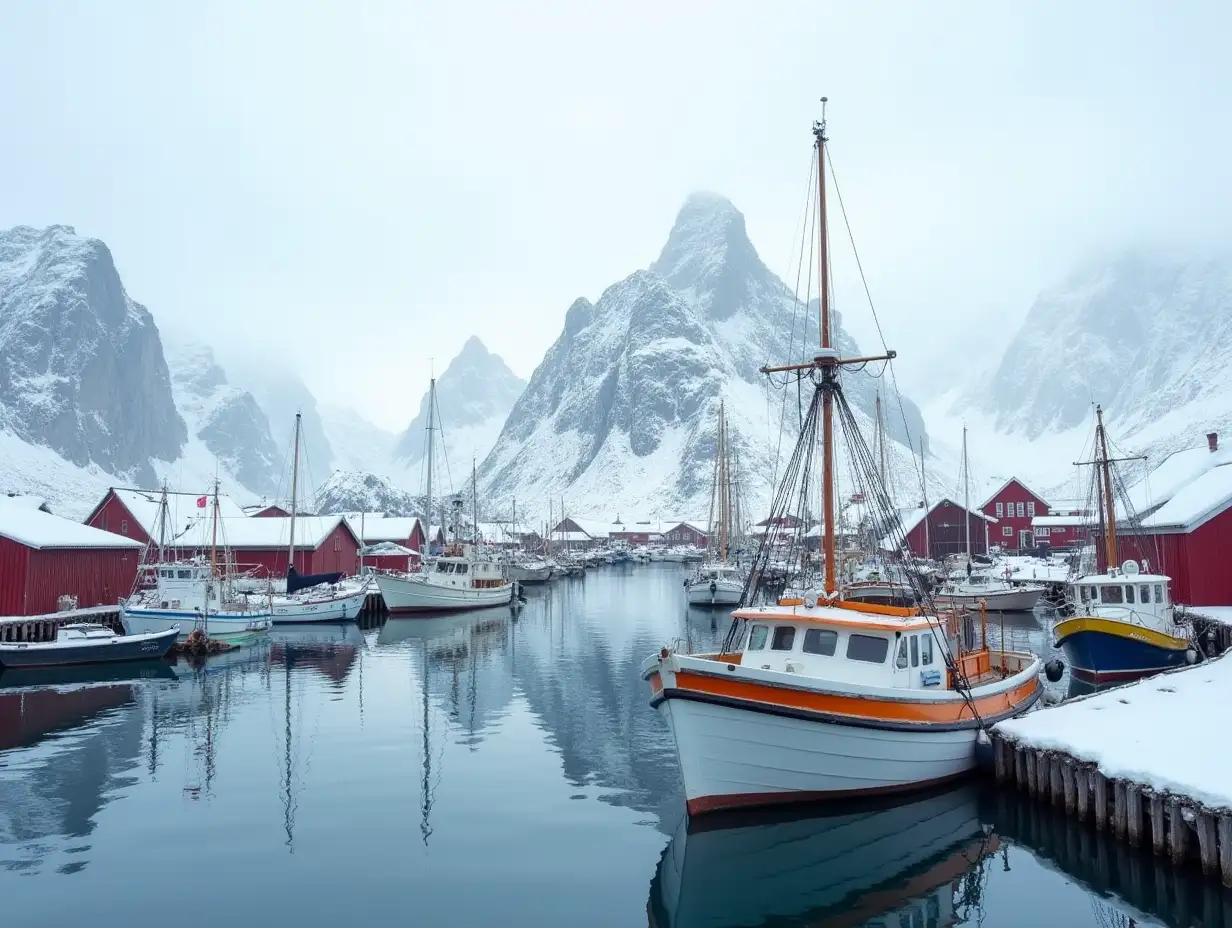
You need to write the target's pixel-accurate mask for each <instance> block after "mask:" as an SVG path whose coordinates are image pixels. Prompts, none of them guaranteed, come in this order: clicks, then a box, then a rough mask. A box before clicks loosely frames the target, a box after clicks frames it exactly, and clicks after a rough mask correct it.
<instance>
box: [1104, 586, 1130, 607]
mask: <svg viewBox="0 0 1232 928" xmlns="http://www.w3.org/2000/svg"><path fill="white" fill-rule="evenodd" d="M1099 598H1100V599H1101V600H1103V601H1104V602H1105V603H1110V604H1112V605H1120V604H1121V603H1123V602H1124V601H1125V595H1124V593H1123V592H1122V588H1121V587H1119V586H1101V587H1100V588H1099Z"/></svg>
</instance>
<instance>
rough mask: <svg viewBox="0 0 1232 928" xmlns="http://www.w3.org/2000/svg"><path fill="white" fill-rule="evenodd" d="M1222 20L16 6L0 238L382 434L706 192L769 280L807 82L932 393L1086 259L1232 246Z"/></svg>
mask: <svg viewBox="0 0 1232 928" xmlns="http://www.w3.org/2000/svg"><path fill="white" fill-rule="evenodd" d="M1230 34H1232V4H1228V3H1226V2H1211V3H1198V2H1189V3H1184V4H1168V3H1164V2H1127V0H1117V2H1108V3H1073V2H1056V3H1014V4H1009V3H976V2H969V3H937V2H929V3H915V4H909V3H905V2H904V3H900V2H893V3H865V2H861V3H849V4H836V3H823V2H817V0H809V2H804V3H799V4H792V3H787V2H778V0H776V2H773V3H742V4H727V3H718V2H714V0H706V2H700V0H699V2H687V3H686V2H664V0H659V2H654V3H639V2H630V0H623V2H621V3H610V4H597V3H576V2H561V3H542V2H537V0H522V2H518V3H497V2H493V3H425V4H420V3H413V2H405V0H402V2H391V3H388V4H384V3H377V2H373V0H364V2H362V3H343V2H337V3H325V2H319V3H315V2H314V3H305V2H301V0H296V2H288V3H272V2H260V0H258V2H252V0H245V2H235V3H223V2H210V3H204V4H188V3H165V2H137V0H124V2H120V3H99V2H94V0H88V2H80V3H70V2H55V0H53V2H45V3H8V4H5V5H4V6H3V8H2V9H0V83H2V84H3V87H4V91H3V99H4V104H3V108H2V109H0V133H2V134H0V177H3V178H4V180H5V183H4V194H3V196H0V226H4V227H7V226H11V225H16V224H19V223H25V224H30V225H46V224H50V223H65V224H69V225H73V226H75V227H76V228H77V230H78V231H79V232H81V233H83V234H88V235H92V236H97V237H100V238H102V239H104V240H105V241H106V242H107V243H108V244H109V245H110V246H111V249H112V251H113V253H114V255H115V258H116V262H117V264H118V265H119V268H120V272H121V274H122V276H123V278H124V282H125V284H126V286H127V288H128V290H129V292H130V294H131V295H132V296H133V298H134V299H137V300H138V301H140V302H142V303H144V304H146V305H147V306H148V307H149V308H150V310H151V311H152V312H153V313H154V316H155V318H156V320H157V321H158V323H159V325H160V327H163V328H177V329H182V330H186V331H188V332H191V333H193V334H195V335H198V336H199V337H200V338H201V339H202V340H204V341H207V342H210V343H213V344H216V345H218V346H219V347H220V348H223V349H224V353H225V351H226V349H225V348H224V345H231V346H233V347H232V350H236V349H235V347H234V346H240V349H242V350H244V351H247V352H249V353H268V354H269V355H270V356H272V357H274V358H277V357H278V356H285V359H286V362H287V363H288V364H290V365H292V366H293V367H295V368H296V369H297V370H299V371H300V373H301V374H302V375H303V377H304V378H305V380H306V381H307V382H308V384H309V386H310V387H311V388H312V389H313V390H314V392H315V393H316V394H317V396H318V398H319V399H321V400H325V401H332V402H338V403H346V404H349V405H353V406H355V407H356V408H358V409H360V410H362V411H363V412H364V414H365V415H367V416H368V417H369V418H370V419H372V420H373V421H375V422H377V423H378V424H381V425H384V426H386V427H389V428H401V427H403V426H405V424H406V423H407V422H408V421H409V420H410V419H411V418H412V417H413V415H414V413H415V411H416V409H417V406H418V401H419V397H420V395H421V394H422V393H423V391H424V389H425V386H426V382H427V377H428V366H429V363H430V361H431V359H435V363H436V366H437V370H438V371H439V370H440V369H441V368H442V367H443V366H444V364H446V363H447V362H448V360H449V359H450V358H451V357H452V356H453V355H454V354H455V353H456V352H457V351H458V349H459V348H460V347H461V346H462V343H463V342H464V341H465V340H466V338H467V337H468V336H470V335H471V334H477V335H479V336H480V337H481V338H482V339H483V340H484V341H485V342H486V343H487V344H488V346H489V347H490V348H492V349H493V350H495V351H497V352H499V353H500V354H502V355H504V356H505V357H506V359H507V360H508V361H509V363H510V365H511V366H512V367H513V368H514V370H515V371H517V373H519V374H521V375H523V376H529V375H530V373H531V372H532V370H533V369H534V367H535V365H536V364H537V363H538V361H539V359H540V358H541V356H542V354H543V352H544V350H545V349H546V348H547V347H548V345H550V344H551V342H552V341H553V340H554V339H555V338H556V336H557V334H558V333H559V330H560V326H561V323H562V321H563V318H564V313H565V310H566V309H567V307H568V306H569V304H570V303H571V302H572V300H573V299H574V298H576V297H577V296H580V295H585V296H588V297H590V298H591V299H595V298H597V297H598V296H599V294H600V293H601V292H602V290H603V289H604V288H605V287H606V286H608V285H609V284H611V283H614V282H615V281H617V280H619V279H620V278H622V277H624V276H625V275H627V274H628V273H630V272H631V271H633V270H634V269H636V268H639V267H644V266H645V265H646V264H648V263H649V262H650V261H652V260H653V259H654V257H655V255H656V254H657V252H658V250H659V248H660V247H661V245H662V243H663V241H664V239H665V238H666V236H667V232H668V230H669V228H670V226H671V222H672V219H673V217H674V215H675V212H676V210H677V209H678V207H679V205H680V203H681V201H682V200H683V198H684V197H685V196H686V195H687V194H688V193H689V192H690V191H691V190H694V189H711V190H716V191H718V192H721V193H723V194H725V195H726V196H728V197H729V198H731V199H732V201H733V202H735V204H736V205H737V206H738V207H739V208H740V209H741V210H742V211H743V212H744V213H745V215H746V217H747V219H748V227H749V231H750V234H751V237H752V239H753V242H754V244H755V245H756V246H757V248H758V250H759V251H760V253H761V254H762V257H763V259H764V260H765V261H766V263H767V264H769V265H770V267H771V268H772V269H774V270H776V271H777V272H779V273H780V274H781V275H782V276H784V277H788V276H789V275H790V273H791V269H790V263H791V262H790V257H791V251H792V238H793V232H794V228H795V226H796V224H797V222H798V217H799V214H800V211H801V209H802V208H803V203H804V187H805V183H806V180H807V168H808V158H809V146H810V143H811V137H810V132H809V126H810V121H811V120H812V119H813V118H814V117H815V116H817V115H818V111H819V110H818V107H819V105H818V103H817V98H818V97H820V96H821V95H822V94H828V95H829V97H830V100H831V103H830V111H829V115H830V126H831V136H832V138H833V157H834V160H835V166H836V168H837V171H838V175H839V180H840V182H841V184H842V188H843V193H844V197H845V199H846V201H847V206H848V210H849V212H850V213H851V216H852V220H853V223H854V226H855V234H856V237H857V244H858V245H859V247H860V249H861V257H862V258H863V259H864V263H865V268H866V270H867V271H868V273H869V276H870V283H871V285H872V287H873V294H874V297H875V299H876V300H877V302H878V308H879V310H880V312H881V313H882V321H883V323H884V324H885V326H886V328H887V336H888V341H889V342H890V343H891V346H892V347H896V348H898V349H899V351H900V352H901V353H902V362H901V365H900V376H903V377H904V378H905V380H906V382H907V384H908V385H909V386H912V387H914V388H916V389H917V390H920V391H923V390H924V389H925V388H926V386H927V385H928V382H929V381H933V380H936V379H941V380H945V379H946V378H948V377H951V376H952V374H951V373H950V371H951V369H952V368H953V366H954V365H956V364H961V363H966V362H967V361H968V360H969V359H971V358H977V359H978V358H979V357H980V353H979V349H980V348H981V347H983V348H984V349H985V353H986V355H987V356H989V357H991V356H992V355H995V353H996V351H995V349H997V348H999V347H1000V344H999V343H998V342H997V339H998V338H1001V339H1002V340H1004V339H1007V338H1008V337H1009V335H1010V334H1011V330H1012V328H1013V326H1014V325H1016V324H1017V322H1018V321H1019V320H1020V319H1021V317H1022V315H1023V314H1024V313H1025V312H1026V310H1027V308H1028V306H1029V304H1030V301H1031V298H1032V297H1033V295H1034V294H1035V293H1036V292H1037V291H1038V290H1039V289H1040V288H1041V287H1044V286H1047V285H1048V284H1050V283H1052V282H1054V281H1055V279H1056V278H1057V277H1058V276H1061V275H1063V274H1065V273H1066V272H1067V271H1068V270H1069V269H1070V268H1071V267H1072V266H1073V265H1074V264H1076V263H1078V262H1080V261H1083V260H1086V259H1087V258H1089V257H1091V256H1094V255H1099V254H1103V253H1106V252H1108V251H1112V250H1115V249H1119V248H1122V247H1126V246H1129V245H1147V246H1150V247H1167V248H1171V249H1178V248H1179V249H1207V248H1210V247H1212V246H1214V245H1217V244H1222V243H1223V242H1225V241H1227V239H1228V238H1229V224H1230V220H1229V217H1232V189H1230V187H1232V185H1230V184H1229V172H1228V169H1227V162H1228V151H1229V150H1230V145H1229V143H1230V142H1232V137H1230V136H1232V130H1230V129H1229V120H1228V112H1229V106H1228V101H1227V94H1228V91H1229V89H1230V88H1232V81H1230V80H1229V77H1230V76H1232V65H1229V63H1228V59H1229V56H1228V55H1227V51H1226V42H1227V37H1228V35H1230ZM850 284H851V281H850V280H848V281H847V282H846V283H844V282H843V281H839V286H840V303H841V304H843V305H840V308H844V306H846V308H847V317H848V323H849V328H850V329H851V330H852V332H853V334H855V336H856V337H857V339H859V340H861V341H862V342H864V343H865V344H866V346H867V347H872V346H873V345H874V344H875V343H876V338H875V335H874V333H873V329H872V326H871V322H870V320H868V318H867V313H866V312H862V311H860V309H859V306H858V305H855V304H853V303H851V301H850V300H849V299H848V297H847V294H848V293H849V292H851V287H850ZM943 351H947V352H948V353H949V355H950V357H949V358H946V357H945V356H943V355H942V352H943ZM938 364H939V365H940V369H938Z"/></svg>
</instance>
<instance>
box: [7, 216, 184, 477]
mask: <svg viewBox="0 0 1232 928" xmlns="http://www.w3.org/2000/svg"><path fill="white" fill-rule="evenodd" d="M0 426H3V427H5V428H7V429H9V430H11V431H12V432H13V433H15V434H16V435H17V436H18V437H20V438H21V439H23V440H25V441H27V442H29V443H31V444H36V445H43V446H46V447H48V448H51V449H53V450H54V451H56V452H57V453H58V454H60V455H61V456H63V457H64V458H66V459H67V460H68V461H70V462H72V463H73V464H76V465H78V466H79V467H84V466H87V465H89V464H91V463H93V464H96V465H98V466H99V467H101V468H103V469H105V470H107V471H109V472H111V473H113V474H127V475H131V476H132V478H133V479H134V480H138V481H152V480H153V471H152V469H151V466H150V459H151V458H161V459H163V460H174V459H175V458H176V457H178V456H179V453H180V451H181V448H182V447H183V445H184V442H185V440H186V438H187V429H186V427H185V424H184V422H183V420H182V419H181V418H180V416H179V414H178V413H177V411H176V408H175V403H174V401H173V399H172V395H171V381H170V375H169V374H168V371H167V365H166V362H165V361H164V359H163V352H162V344H161V341H160V339H159V334H158V329H157V328H156V327H155V325H154V320H153V319H152V318H151V316H150V313H149V312H148V311H147V310H146V309H145V307H143V306H141V305H140V304H138V303H136V302H134V301H133V300H132V299H130V298H129V296H128V294H127V293H126V292H125V290H124V286H123V284H122V283H121V282H120V276H119V274H118V272H117V271H116V268H115V264H114V262H113V261H112V257H111V252H110V251H108V249H107V246H106V245H104V244H103V243H102V242H100V241H98V240H97V239H90V238H84V237H82V236H79V235H77V234H76V232H75V231H74V230H73V229H72V228H70V227H68V226H50V227H48V228H46V229H32V228H29V227H26V226H18V227H17V228H15V229H10V230H8V231H4V232H0Z"/></svg>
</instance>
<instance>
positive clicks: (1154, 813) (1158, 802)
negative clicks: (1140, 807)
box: [1151, 793, 1168, 857]
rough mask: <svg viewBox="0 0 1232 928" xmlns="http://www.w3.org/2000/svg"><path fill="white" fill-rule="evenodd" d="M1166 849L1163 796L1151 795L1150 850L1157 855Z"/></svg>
mask: <svg viewBox="0 0 1232 928" xmlns="http://www.w3.org/2000/svg"><path fill="white" fill-rule="evenodd" d="M1167 849H1168V833H1167V831H1165V830H1164V797H1163V796H1161V795H1159V793H1154V794H1153V795H1152V796H1151V850H1153V851H1154V852H1155V854H1156V855H1157V856H1159V857H1162V856H1163V855H1164V851H1166V850H1167Z"/></svg>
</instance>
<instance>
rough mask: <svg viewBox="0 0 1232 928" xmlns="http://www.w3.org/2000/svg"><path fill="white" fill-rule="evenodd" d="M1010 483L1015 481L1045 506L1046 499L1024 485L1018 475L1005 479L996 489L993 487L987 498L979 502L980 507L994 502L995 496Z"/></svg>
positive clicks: (982, 507) (1046, 503)
mask: <svg viewBox="0 0 1232 928" xmlns="http://www.w3.org/2000/svg"><path fill="white" fill-rule="evenodd" d="M1011 483H1016V484H1018V485H1019V486H1020V487H1022V488H1023V489H1024V490H1026V491H1027V492H1028V493H1030V494H1031V495H1032V496H1034V497H1035V498H1036V499H1037V500H1039V501H1040V502H1041V503H1043V504H1044V505H1045V506H1047V505H1048V500H1046V499H1044V497H1042V496H1040V495H1039V494H1038V493H1036V492H1035V491H1034V490H1032V489H1031V488H1030V487H1029V486H1027V485H1026V483H1024V482H1023V480H1022V478H1020V477H1011V478H1010V479H1009V480H1007V481H1005V482H1004V483H1003V484H1001V486H999V487H997V489H995V490H993V491H992V492H991V493H989V494H988V498H987V499H986V500H984V502H982V503H980V508H981V509H984V508H986V507H987V506H988V504H989V503H991V502H994V501H995V500H996V498H997V497H998V496H1000V495H1001V494H1002V492H1003V491H1004V490H1005V488H1006V487H1008V486H1009V485H1010V484H1011Z"/></svg>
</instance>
